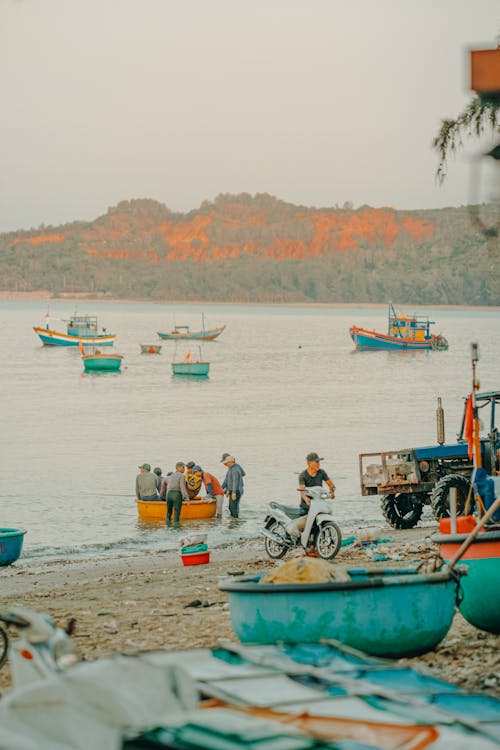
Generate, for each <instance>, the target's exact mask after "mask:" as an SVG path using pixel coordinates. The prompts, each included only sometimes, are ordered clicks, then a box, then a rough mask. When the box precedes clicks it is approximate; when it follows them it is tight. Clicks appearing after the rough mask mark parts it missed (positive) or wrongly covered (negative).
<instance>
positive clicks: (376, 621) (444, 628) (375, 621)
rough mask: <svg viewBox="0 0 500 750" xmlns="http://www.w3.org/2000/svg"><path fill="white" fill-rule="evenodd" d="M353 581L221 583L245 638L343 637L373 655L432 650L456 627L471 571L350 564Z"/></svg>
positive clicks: (289, 640)
mask: <svg viewBox="0 0 500 750" xmlns="http://www.w3.org/2000/svg"><path fill="white" fill-rule="evenodd" d="M348 573H349V574H350V577H351V580H349V581H346V582H344V581H342V582H340V581H338V582H337V581H333V582H330V583H278V584H274V583H269V584H267V583H264V584H262V583H259V580H260V576H255V577H251V576H241V577H239V578H235V579H232V580H230V581H229V580H228V581H223V582H221V583H220V584H219V588H220V589H221V590H222V591H227V592H228V594H229V607H230V612H231V619H232V623H233V628H234V631H235V633H236V635H237V636H238V638H239V639H240V641H242V642H243V643H277V642H280V641H283V642H287V643H299V642H309V643H318V642H319V641H321V640H322V639H328V638H331V639H335V640H337V641H340V642H341V643H344V644H346V645H348V646H351V647H353V648H357V649H360V650H361V651H364V652H365V653H367V654H371V655H373V656H384V657H392V658H400V657H403V656H415V655H417V654H423V653H425V652H426V651H430V650H431V649H433V648H434V647H435V646H437V644H438V643H439V642H440V641H441V640H442V639H443V638H444V637H445V635H446V634H447V633H448V630H449V629H450V626H451V623H452V620H453V615H454V613H455V603H456V599H457V591H458V587H459V574H463V570H462V569H460V571H458V573H457V572H454V571H448V570H446V571H444V572H437V573H426V574H424V573H418V572H417V570H416V569H415V568H413V567H406V568H390V567H386V568H381V569H379V570H376V571H375V570H367V569H364V568H355V569H350V570H348Z"/></svg>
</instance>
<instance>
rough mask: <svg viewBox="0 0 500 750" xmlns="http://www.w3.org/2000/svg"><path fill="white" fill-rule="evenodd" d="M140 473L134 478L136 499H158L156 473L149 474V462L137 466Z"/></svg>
mask: <svg viewBox="0 0 500 750" xmlns="http://www.w3.org/2000/svg"><path fill="white" fill-rule="evenodd" d="M139 469H140V470H141V473H140V474H138V475H137V477H136V480H135V496H136V497H137V499H138V500H158V492H157V490H156V474H151V466H150V464H142V465H141V466H139Z"/></svg>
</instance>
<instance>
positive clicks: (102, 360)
mask: <svg viewBox="0 0 500 750" xmlns="http://www.w3.org/2000/svg"><path fill="white" fill-rule="evenodd" d="M122 359H123V355H122V354H103V353H102V352H100V351H96V352H94V353H92V354H82V362H83V367H84V370H85V372H119V370H120V368H121V366H122Z"/></svg>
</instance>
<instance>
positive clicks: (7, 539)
mask: <svg viewBox="0 0 500 750" xmlns="http://www.w3.org/2000/svg"><path fill="white" fill-rule="evenodd" d="M25 534H26V532H25V531H24V530H22V529H0V566H2V567H3V566H5V565H12V563H13V562H15V561H16V560H17V559H18V558H19V557H20V556H21V550H22V548H23V540H24V535H25Z"/></svg>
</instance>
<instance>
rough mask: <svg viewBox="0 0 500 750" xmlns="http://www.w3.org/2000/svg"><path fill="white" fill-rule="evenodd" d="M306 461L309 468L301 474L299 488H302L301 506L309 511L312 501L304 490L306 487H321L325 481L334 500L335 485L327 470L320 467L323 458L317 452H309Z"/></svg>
mask: <svg viewBox="0 0 500 750" xmlns="http://www.w3.org/2000/svg"><path fill="white" fill-rule="evenodd" d="M306 461H307V469H304V471H303V472H301V474H300V475H299V490H301V493H300V507H301V508H302V509H303V510H305V511H306V512H307V511H308V510H309V506H310V504H311V501H310V499H309V498H308V497H307V496H306V495H305V494H304V492H303V490H305V488H306V487H321V486H322V484H323V482H325V484H326V485H327V487H329V488H330V495H331V498H332V500H333V499H334V497H335V485H334V484H333V482H332V480H331V479H330V477H329V476H328V474H327V473H326V471H325V470H324V469H322V468H321V467H320V465H319V464H320V461H323V459H322V458H320V457H319V456H318V454H317V453H308V454H307V456H306Z"/></svg>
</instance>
